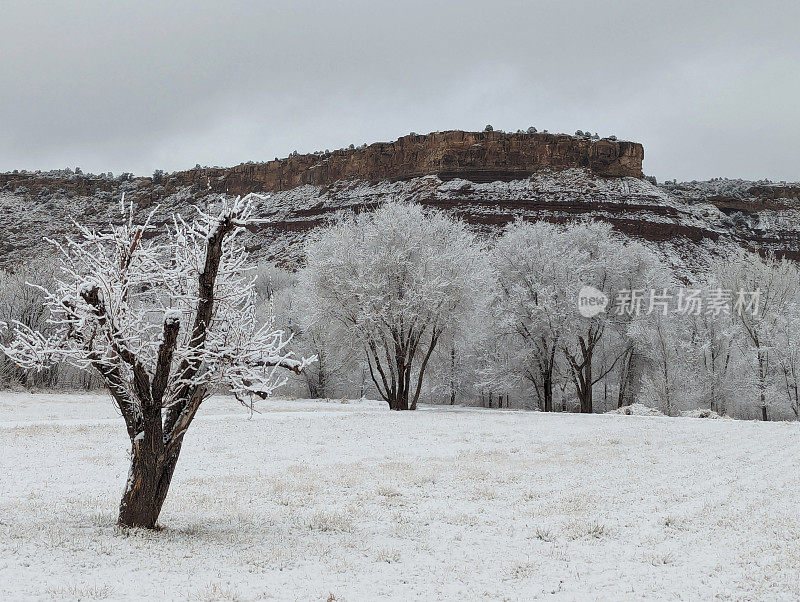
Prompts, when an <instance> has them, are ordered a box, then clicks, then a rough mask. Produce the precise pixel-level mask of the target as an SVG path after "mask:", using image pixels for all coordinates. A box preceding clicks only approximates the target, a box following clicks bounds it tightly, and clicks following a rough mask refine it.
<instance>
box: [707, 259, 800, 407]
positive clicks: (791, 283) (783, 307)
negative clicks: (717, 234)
mask: <svg viewBox="0 0 800 602" xmlns="http://www.w3.org/2000/svg"><path fill="white" fill-rule="evenodd" d="M713 271H714V276H715V278H716V282H717V283H718V284H719V287H720V288H719V289H718V291H719V294H720V296H725V297H726V299H727V301H728V302H729V305H730V306H731V309H730V317H731V319H732V320H733V323H734V324H735V325H736V326H737V329H738V333H739V337H738V339H739V341H740V346H741V348H742V350H743V353H745V355H749V357H750V359H752V366H753V369H754V372H755V382H756V387H757V390H758V400H757V405H758V407H759V409H760V413H761V419H762V420H769V410H768V408H769V405H770V404H769V402H770V397H771V395H770V390H771V383H770V380H771V374H772V373H773V372H774V371H775V370H776V369H777V368H779V366H780V357H781V352H782V350H780V349H778V348H777V343H778V341H779V337H780V334H781V332H782V330H783V329H784V328H785V327H786V326H785V325H786V320H787V316H791V315H793V312H794V310H795V308H796V307H797V300H798V293H800V274H798V271H797V267H796V266H795V265H794V264H793V263H792V262H790V261H789V260H787V259H777V258H775V257H772V256H768V257H766V258H763V257H761V256H760V255H758V254H757V253H751V252H746V251H741V252H739V253H736V254H734V255H733V256H731V257H729V258H725V259H722V260H719V261H717V262H716V263H715V264H714V267H713ZM753 294H756V295H755V296H754V295H753Z"/></svg>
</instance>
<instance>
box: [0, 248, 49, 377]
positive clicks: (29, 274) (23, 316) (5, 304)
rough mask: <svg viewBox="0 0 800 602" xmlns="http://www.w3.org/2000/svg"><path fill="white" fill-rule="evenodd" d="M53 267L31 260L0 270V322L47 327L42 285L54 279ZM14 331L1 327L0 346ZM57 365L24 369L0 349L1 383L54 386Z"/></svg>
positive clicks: (31, 326)
mask: <svg viewBox="0 0 800 602" xmlns="http://www.w3.org/2000/svg"><path fill="white" fill-rule="evenodd" d="M52 280H53V269H52V267H51V266H50V265H49V264H47V263H44V262H42V263H28V264H26V265H23V266H19V267H18V268H17V269H16V270H15V271H14V272H13V273H12V272H8V271H6V270H2V269H0V324H3V323H14V322H20V323H21V324H24V325H25V326H26V327H28V328H33V329H37V330H43V329H46V328H48V325H47V323H46V321H47V308H46V307H45V305H44V296H43V293H42V291H41V290H40V288H38V287H37V286H31V285H29V283H30V284H32V285H39V286H42V285H45V286H47V285H48V283H50V282H52ZM10 335H11V333H8V332H4V331H3V330H2V329H0V346H2V345H4V344H8V342H9V340H10ZM57 379H58V367H57V366H53V367H52V368H50V369H48V370H39V371H32V370H24V369H22V368H20V367H18V366H16V365H15V364H14V363H13V362H11V361H10V360H9V359H8V358H7V357H6V356H5V355H4V354H3V353H2V352H0V383H3V382H15V383H19V384H21V385H23V386H30V385H54V384H55V383H56V381H57Z"/></svg>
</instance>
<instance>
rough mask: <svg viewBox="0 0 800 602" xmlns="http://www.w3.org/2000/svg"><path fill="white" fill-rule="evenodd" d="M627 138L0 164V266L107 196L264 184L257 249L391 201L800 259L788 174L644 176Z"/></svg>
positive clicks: (156, 196) (207, 195)
mask: <svg viewBox="0 0 800 602" xmlns="http://www.w3.org/2000/svg"><path fill="white" fill-rule="evenodd" d="M643 155H644V151H643V149H642V146H641V145H640V144H636V143H632V142H617V141H611V140H591V139H589V138H585V137H572V136H565V135H554V134H505V133H501V132H481V133H470V132H441V133H434V134H429V135H427V136H415V135H411V136H405V137H403V138H400V139H399V140H397V141H396V142H393V143H377V144H373V145H371V146H367V147H362V148H360V149H352V150H343V151H335V152H333V153H324V154H322V153H320V154H315V155H295V156H292V157H289V158H287V159H284V160H280V161H271V162H268V163H259V164H244V165H239V166H237V167H233V168H229V169H222V168H213V169H194V170H188V171H184V172H177V173H173V174H165V175H163V176H159V177H157V178H155V179H154V178H111V177H108V176H105V177H98V176H86V175H83V174H72V173H69V172H51V173H48V174H41V173H38V174H31V173H22V174H19V173H17V174H0V267H7V268H8V267H11V268H13V267H14V266H15V265H19V264H20V263H21V262H24V261H25V260H27V259H34V258H37V257H41V256H42V251H43V249H45V248H46V245H45V244H44V243H43V242H42V236H49V237H56V238H58V237H59V236H61V235H64V234H68V233H70V232H71V231H72V230H73V226H72V221H71V220H76V221H78V222H81V223H84V224H87V225H89V226H91V227H102V226H103V225H105V224H107V223H108V221H109V220H114V219H117V218H118V215H119V211H118V200H119V198H120V197H121V195H122V194H123V193H124V194H125V195H126V196H125V198H126V201H130V202H133V203H135V204H136V205H138V206H139V207H142V208H152V207H153V206H154V205H155V204H157V205H158V207H159V208H158V210H157V211H156V213H155V215H154V222H153V223H155V224H159V223H169V222H170V220H171V216H172V214H173V213H174V212H182V213H187V214H188V213H190V212H191V205H195V204H201V205H202V204H205V203H208V202H211V201H213V200H214V199H216V198H217V197H218V196H219V194H225V193H227V194H246V193H249V192H270V193H271V196H270V197H269V198H265V199H263V200H261V201H259V204H258V207H257V211H258V214H259V216H260V217H263V218H269V219H268V220H267V221H266V222H265V223H262V224H260V225H259V226H257V227H254V228H253V229H252V230H251V232H250V233H249V234H248V238H247V244H248V246H249V247H250V249H251V250H252V251H253V252H254V253H256V255H257V256H258V257H261V258H263V259H265V260H269V261H274V262H277V263H280V264H282V265H285V266H289V267H295V266H297V265H299V264H300V263H301V262H302V246H303V242H304V240H305V237H306V236H307V235H308V233H309V232H310V231H311V230H312V229H313V228H315V227H316V226H318V225H320V224H322V223H324V222H325V221H326V220H328V219H331V218H333V217H335V216H336V215H337V214H339V213H340V212H341V211H345V210H355V211H361V210H365V209H370V208H373V207H375V206H376V205H378V204H380V203H382V202H385V201H387V200H402V201H408V202H414V203H419V204H422V205H424V206H429V207H432V208H437V209H442V210H445V211H448V212H450V213H452V214H455V215H457V216H459V217H461V218H462V219H464V220H465V221H466V222H468V223H469V224H471V225H472V227H473V228H475V229H476V230H477V231H479V232H482V233H485V234H486V235H487V236H491V235H494V234H496V233H497V232H499V231H500V230H501V229H502V227H503V226H505V225H506V224H508V223H509V222H511V221H513V220H514V219H525V220H548V221H553V222H566V221H570V220H575V219H586V218H589V219H598V220H603V221H606V222H609V223H611V224H612V225H613V226H614V227H615V228H616V229H617V230H618V231H619V232H621V233H622V234H624V235H626V236H629V237H631V238H636V239H639V240H642V241H645V242H646V243H647V244H650V245H653V246H654V247H657V248H658V249H660V250H661V251H662V252H663V253H664V255H665V256H666V257H668V259H669V260H670V262H671V263H673V264H674V265H675V267H676V268H679V269H687V270H690V271H691V270H695V269H697V268H698V267H700V268H702V264H703V262H704V260H705V259H707V258H708V257H709V256H710V254H713V253H719V252H725V249H727V248H728V246H729V245H743V246H749V247H752V248H758V249H761V250H769V251H775V252H776V253H778V254H781V255H786V256H788V257H791V258H793V259H800V200H798V196H800V186H798V185H791V184H781V185H773V184H771V183H769V182H757V183H756V182H746V181H742V180H715V181H711V182H692V183H683V184H667V185H662V186H660V187H659V186H655V185H654V184H653V183H651V182H649V181H647V180H645V179H643V178H642V177H641V168H642V158H643Z"/></svg>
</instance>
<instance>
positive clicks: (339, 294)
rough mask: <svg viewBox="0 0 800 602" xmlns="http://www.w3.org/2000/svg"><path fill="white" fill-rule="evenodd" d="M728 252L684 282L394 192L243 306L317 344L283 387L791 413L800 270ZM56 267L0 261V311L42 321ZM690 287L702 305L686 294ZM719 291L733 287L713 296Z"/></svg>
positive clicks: (324, 238)
mask: <svg viewBox="0 0 800 602" xmlns="http://www.w3.org/2000/svg"><path fill="white" fill-rule="evenodd" d="M725 255H726V256H724V257H720V258H718V259H716V260H713V261H712V262H711V263H710V265H709V266H708V269H707V270H705V271H704V273H703V274H701V275H697V276H695V277H694V281H687V279H686V277H684V278H683V279H682V280H681V281H678V280H677V279H676V276H675V274H674V273H673V271H672V270H671V269H670V268H669V266H667V265H665V263H664V262H663V261H662V260H661V259H660V257H659V255H658V253H657V252H656V251H654V250H653V249H651V248H648V247H646V246H645V245H643V244H641V243H638V242H635V241H631V240H629V239H627V238H624V237H621V236H619V235H618V234H616V233H615V232H614V231H613V230H612V229H611V228H610V226H608V225H606V224H601V223H593V222H580V223H572V224H569V225H555V224H551V223H547V222H536V223H529V222H517V223H513V224H511V225H510V226H509V227H508V228H507V229H506V230H505V231H504V233H503V234H502V236H500V237H499V238H496V239H489V238H485V237H480V236H477V235H476V234H474V233H473V232H472V231H471V230H470V229H469V228H467V227H466V226H465V225H464V224H463V223H461V222H459V221H457V220H454V219H452V218H451V217H449V216H448V215H446V214H444V213H440V212H432V211H424V210H423V209H422V208H420V207H419V206H417V205H406V204H398V203H389V204H386V205H384V206H382V207H381V208H380V209H378V210H377V211H375V212H374V213H361V214H357V215H356V214H351V215H346V216H344V217H342V218H341V219H339V220H338V221H336V222H335V223H332V224H330V225H327V226H324V227H322V228H320V229H319V230H318V231H316V232H315V233H313V235H312V236H311V237H310V239H309V240H308V242H307V244H306V248H305V257H306V260H305V265H304V267H303V268H302V269H301V270H300V271H299V272H296V273H290V272H287V271H283V270H281V269H279V268H276V267H274V266H266V265H262V266H260V267H259V269H258V272H259V274H258V276H259V277H258V279H257V281H256V285H255V287H256V288H255V290H256V293H257V295H256V297H255V299H257V301H256V303H257V305H256V308H255V309H256V311H257V312H259V313H260V314H261V315H263V319H264V320H266V319H267V316H268V315H270V314H274V316H275V319H276V323H277V325H278V326H280V327H281V328H283V329H284V331H287V332H290V333H292V335H293V337H294V338H293V341H292V345H293V347H294V348H295V349H297V350H298V351H299V352H300V353H301V355H304V356H306V357H311V356H316V358H317V361H316V362H315V363H313V364H311V365H309V366H308V367H307V368H306V370H305V371H304V373H303V374H301V375H299V376H293V377H292V380H291V381H290V384H289V387H290V389H289V391H288V392H289V393H291V394H294V395H298V396H308V397H316V398H326V397H328V398H338V397H362V396H369V397H377V398H381V399H383V400H385V401H386V403H388V405H389V406H390V407H391V408H393V409H414V408H416V407H417V405H418V404H419V403H420V402H429V403H445V404H471V405H475V404H477V405H484V406H489V407H519V408H526V409H539V410H542V411H571V412H574V411H580V412H598V411H608V410H612V409H616V408H619V407H621V406H627V405H630V404H632V403H637V402H638V403H642V404H645V405H647V406H651V407H654V408H657V409H659V410H661V411H662V412H664V413H666V414H670V415H676V414H679V413H680V412H683V411H687V410H693V409H697V408H702V409H711V410H713V411H715V412H717V413H719V414H729V415H731V416H736V417H743V418H759V419H765V420H766V419H776V418H796V417H797V416H798V412H799V411H800V407H799V404H798V390H799V389H798V372H800V353H799V352H798V348H797V347H798V345H797V341H798V337H799V336H800V332H799V331H800V309H798V301H800V278H799V277H798V270H797V267H796V266H795V264H793V263H791V262H788V261H785V260H777V259H774V258H770V257H767V258H763V257H761V256H759V255H758V254H755V253H748V252H744V251H730V252H728V253H726V254H725ZM54 277H55V276H54V274H53V268H52V267H49V266H48V267H37V266H28V267H26V268H24V269H21V270H19V271H17V272H15V273H14V274H9V273H0V322H6V323H9V324H10V323H14V322H15V321H19V322H21V323H23V324H25V325H26V326H29V327H31V328H33V329H40V330H42V329H43V330H47V329H48V328H52V326H48V315H47V311H46V309H45V308H44V307H43V304H42V301H43V292H42V291H41V290H40V289H37V288H33V287H30V286H27V285H26V283H39V284H43V285H47V284H48V283H50V282H51V281H52V280H53V278H54ZM586 285H590V286H592V287H594V288H595V289H597V290H598V291H600V292H602V293H604V294H605V295H606V297H607V298H608V299H609V305H608V307H607V308H606V311H603V312H600V313H599V314H597V315H595V316H594V317H591V318H587V317H583V316H582V315H581V314H580V313H579V312H578V297H579V292H580V290H581V289H582V288H583V287H584V286H586ZM690 290H691V291H700V295H699V298H700V299H701V301H702V302H705V305H704V306H699V307H698V305H694V306H692V305H691V304H689V305H688V309H687V303H685V302H684V303H683V306H681V300H682V299H683V300H684V301H685V300H686V299H685V297H686V291H690ZM621 291H644V293H643V300H642V303H641V305H640V306H638V307H636V309H637V310H638V311H633V310H632V309H631V306H629V307H628V310H627V311H626V310H619V311H618V308H617V307H615V305H614V303H615V299H617V298H619V296H620V292H621ZM650 291H655V293H657V294H655V293H654V294H655V297H656V298H655V299H654V300H651V299H650V298H649V296H650ZM715 291H716V292H715ZM719 291H729V292H730V294H731V298H730V299H729V303H728V305H727V307H725V308H721V309H720V308H719V307H717V309H713V308H712V306H711V305H712V304H710V303H709V299H711V298H713V297H714V296H715V295H718V294H719ZM738 291H747V292H752V291H758V298H757V303H758V311H757V312H755V313H754V312H753V311H752V307H736V302H737V297H736V295H737V292H738ZM695 300H696V299H695ZM651 301H653V302H651ZM3 336H5V337H9V336H10V335H9V331H5V334H3V333H0V337H3ZM2 342H3V341H0V343H2ZM0 381H2V382H3V383H4V384H5V385H6V386H26V387H93V386H98V385H99V383H100V381H101V379H98V378H97V377H96V376H90V375H87V373H85V372H81V371H79V370H76V369H74V368H72V367H70V366H68V365H66V364H55V365H53V366H52V367H50V368H48V369H46V370H41V371H34V370H26V369H22V368H19V367H17V366H16V365H15V364H14V363H12V362H11V361H9V360H8V358H6V357H5V356H3V355H2V353H0Z"/></svg>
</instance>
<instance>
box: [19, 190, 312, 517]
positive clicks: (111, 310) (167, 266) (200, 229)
mask: <svg viewBox="0 0 800 602" xmlns="http://www.w3.org/2000/svg"><path fill="white" fill-rule="evenodd" d="M251 201H252V199H251V198H250V197H246V198H244V199H237V200H236V201H233V202H228V201H223V202H222V206H221V207H220V208H218V209H217V210H216V211H214V212H211V211H210V210H209V212H208V213H206V212H203V211H200V212H199V217H198V218H197V219H196V220H194V221H193V222H191V223H187V222H185V221H183V220H182V219H180V218H176V219H175V221H174V224H173V226H172V227H171V228H170V227H167V226H164V227H163V229H161V231H157V228H156V227H154V226H153V225H152V224H151V222H150V218H148V219H147V220H146V221H145V222H144V223H143V224H141V225H137V224H136V223H134V221H133V209H132V207H131V209H130V210H129V211H128V212H125V211H124V210H123V214H124V217H125V219H124V220H123V223H122V224H121V225H113V226H111V227H110V228H109V229H108V230H107V231H103V232H95V231H92V230H89V229H88V228H80V231H79V236H78V237H76V238H74V239H67V241H66V243H65V244H63V245H57V246H58V249H59V251H60V256H61V273H60V276H59V277H58V279H57V281H56V283H55V285H54V287H53V288H52V289H50V290H46V291H43V292H44V297H45V305H46V306H47V308H48V311H49V312H50V317H49V323H50V324H51V325H52V326H53V329H52V330H51V331H50V332H47V333H42V332H39V331H37V330H35V329H34V328H31V327H29V326H26V325H25V324H23V323H21V322H15V323H14V327H13V328H14V335H15V336H14V339H13V340H12V341H11V342H10V343H9V344H8V345H7V346H5V347H4V349H3V350H4V351H5V353H6V354H7V355H8V356H9V357H10V358H11V359H12V360H14V361H15V362H16V363H18V364H19V365H21V366H23V367H26V368H36V367H41V366H45V365H48V364H51V363H52V362H57V361H63V362H68V363H71V364H73V365H75V366H77V367H79V368H83V369H92V370H94V371H96V372H97V373H99V374H100V375H101V376H102V378H103V380H104V381H105V384H106V386H107V387H108V390H109V392H110V394H111V396H112V397H113V399H114V402H115V404H116V406H117V408H118V410H119V412H120V414H121V415H122V418H123V419H124V421H125V426H126V429H127V433H128V436H129V438H130V443H131V452H130V454H131V464H130V472H129V474H128V479H127V482H126V484H125V489H124V493H123V496H122V501H121V503H120V508H119V524H120V525H123V526H126V527H146V528H153V527H155V525H156V521H157V519H158V515H159V513H160V511H161V507H162V504H163V503H164V499H165V498H166V495H167V491H168V488H169V485H170V481H171V479H172V474H173V471H174V470H175V465H176V463H177V460H178V456H179V453H180V450H181V445H182V443H183V439H184V436H185V434H186V432H187V429H188V428H189V426H190V425H191V423H192V421H193V419H194V417H195V415H196V414H197V410H198V408H199V407H200V405H201V403H202V402H203V401H204V400H205V399H206V398H207V397H208V396H209V395H210V394H211V393H212V391H214V390H215V389H216V388H218V387H225V388H227V389H229V390H231V391H232V392H233V393H234V394H235V395H237V397H238V398H239V399H240V400H241V401H242V402H248V401H247V399H246V396H247V395H248V394H250V393H256V394H258V395H262V396H264V395H268V394H269V393H270V392H271V391H273V390H274V389H275V388H276V387H277V386H280V385H281V384H282V383H283V382H284V380H285V378H284V377H281V375H280V373H279V372H278V371H279V369H283V368H287V369H290V370H292V371H300V370H302V369H303V367H304V366H305V363H306V362H305V361H298V360H296V359H293V358H292V357H291V355H292V354H291V353H290V352H288V351H287V343H288V339H287V338H285V337H284V336H283V333H282V332H281V331H279V330H275V329H274V328H273V327H272V323H271V321H267V323H266V324H263V323H262V322H263V320H262V319H261V317H260V316H259V315H257V312H256V309H255V303H254V295H255V293H254V290H253V277H252V273H251V272H250V271H249V268H250V267H251V266H250V265H249V264H248V259H247V253H246V251H245V250H244V248H243V246H242V245H240V244H238V240H237V235H238V234H239V233H240V232H241V231H242V230H243V228H244V226H245V225H247V224H248V222H250V221H251V215H252V209H251V207H252V203H251ZM151 217H152V214H151ZM156 234H160V235H161V236H154V235H156ZM248 403H249V402H248Z"/></svg>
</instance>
